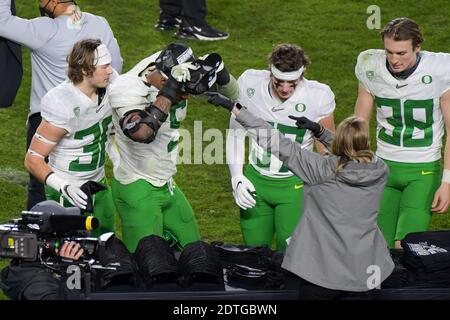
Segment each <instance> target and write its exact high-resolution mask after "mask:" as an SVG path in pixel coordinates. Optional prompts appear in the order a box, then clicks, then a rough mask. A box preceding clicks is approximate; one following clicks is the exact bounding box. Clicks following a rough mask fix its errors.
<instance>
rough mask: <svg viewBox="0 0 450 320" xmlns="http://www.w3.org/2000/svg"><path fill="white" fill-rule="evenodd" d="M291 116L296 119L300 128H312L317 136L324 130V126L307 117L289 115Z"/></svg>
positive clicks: (296, 123)
mask: <svg viewBox="0 0 450 320" xmlns="http://www.w3.org/2000/svg"><path fill="white" fill-rule="evenodd" d="M289 118H290V119H292V120H296V122H295V125H296V126H297V127H298V128H299V129H308V130H311V132H312V133H313V135H314V136H315V137H316V138H317V137H319V136H320V135H321V134H322V132H323V127H322V126H321V125H320V124H319V123H317V122H314V121H311V120H309V119H308V118H307V117H295V116H289Z"/></svg>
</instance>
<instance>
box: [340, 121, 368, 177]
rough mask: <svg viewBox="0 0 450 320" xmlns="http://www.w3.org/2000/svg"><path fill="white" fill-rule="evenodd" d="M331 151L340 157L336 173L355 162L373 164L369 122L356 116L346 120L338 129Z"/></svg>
mask: <svg viewBox="0 0 450 320" xmlns="http://www.w3.org/2000/svg"><path fill="white" fill-rule="evenodd" d="M331 151H332V153H333V154H334V155H336V156H338V157H339V162H338V165H337V167H336V173H338V172H339V171H340V170H341V169H342V168H344V167H345V166H346V165H347V163H348V162H350V161H353V160H355V161H357V162H366V163H367V162H371V161H372V159H373V156H374V155H373V152H372V151H371V150H370V141H369V126H368V125H367V122H366V121H365V120H364V119H362V118H359V117H356V116H351V117H348V118H346V119H344V121H342V122H341V123H340V124H339V126H338V127H337V129H336V133H335V136H334V140H333V144H332V146H331Z"/></svg>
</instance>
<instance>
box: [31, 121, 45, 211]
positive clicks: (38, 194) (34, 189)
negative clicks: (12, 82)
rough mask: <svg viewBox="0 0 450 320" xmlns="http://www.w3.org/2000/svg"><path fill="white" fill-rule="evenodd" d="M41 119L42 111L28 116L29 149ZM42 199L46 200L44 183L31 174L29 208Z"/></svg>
mask: <svg viewBox="0 0 450 320" xmlns="http://www.w3.org/2000/svg"><path fill="white" fill-rule="evenodd" d="M41 120H42V118H41V114H40V113H33V114H32V115H31V116H30V117H29V118H28V129H27V150H28V147H29V146H30V144H31V140H32V139H33V136H34V134H35V133H36V129H37V128H38V127H39V125H40V124H41ZM41 201H45V190H44V185H43V184H42V183H40V182H39V181H38V180H37V179H36V178H35V177H34V176H33V175H31V174H30V181H29V182H28V197H27V210H30V209H31V208H32V207H34V206H35V205H36V204H37V203H39V202H41Z"/></svg>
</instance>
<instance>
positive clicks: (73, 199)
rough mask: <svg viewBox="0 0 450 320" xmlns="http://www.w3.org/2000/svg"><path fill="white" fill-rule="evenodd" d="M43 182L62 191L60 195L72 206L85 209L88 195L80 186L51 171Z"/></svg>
mask: <svg viewBox="0 0 450 320" xmlns="http://www.w3.org/2000/svg"><path fill="white" fill-rule="evenodd" d="M45 183H46V184H47V185H48V186H50V187H52V188H53V189H55V190H57V191H59V192H61V193H62V195H63V196H64V197H65V198H66V199H67V200H68V201H69V202H70V203H71V204H72V205H74V206H76V207H78V208H81V209H86V205H87V201H86V200H87V198H88V196H87V195H86V194H85V193H84V192H83V191H81V189H80V187H78V186H76V185H73V184H70V183H68V182H67V181H64V180H63V179H62V178H61V177H59V176H58V175H57V174H55V173H51V174H50V175H49V176H48V177H47V180H46V181H45Z"/></svg>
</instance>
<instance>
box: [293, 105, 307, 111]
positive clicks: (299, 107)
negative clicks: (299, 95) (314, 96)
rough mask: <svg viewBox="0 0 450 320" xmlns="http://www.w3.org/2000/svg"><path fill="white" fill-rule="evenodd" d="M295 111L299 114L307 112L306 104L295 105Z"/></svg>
mask: <svg viewBox="0 0 450 320" xmlns="http://www.w3.org/2000/svg"><path fill="white" fill-rule="evenodd" d="M295 111H297V112H305V111H306V104H304V103H297V104H296V105H295Z"/></svg>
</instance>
